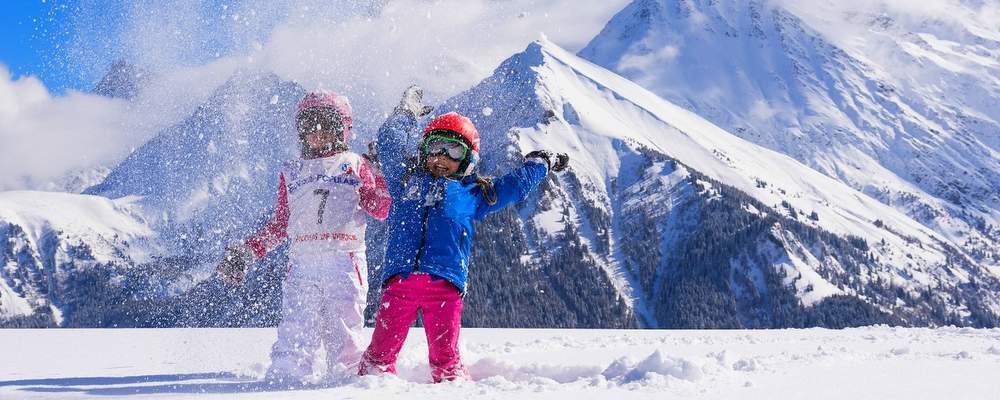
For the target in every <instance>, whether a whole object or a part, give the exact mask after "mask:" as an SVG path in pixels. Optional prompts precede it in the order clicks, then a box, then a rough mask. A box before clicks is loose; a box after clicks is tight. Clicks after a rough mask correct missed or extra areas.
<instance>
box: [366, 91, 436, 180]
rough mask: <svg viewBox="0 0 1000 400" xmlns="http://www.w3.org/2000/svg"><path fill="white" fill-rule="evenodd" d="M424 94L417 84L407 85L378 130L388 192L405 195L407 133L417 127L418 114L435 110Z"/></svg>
mask: <svg viewBox="0 0 1000 400" xmlns="http://www.w3.org/2000/svg"><path fill="white" fill-rule="evenodd" d="M423 96H424V92H423V90H422V89H420V87H418V86H416V85H414V86H410V87H408V88H406V91H404V92H403V98H402V99H401V100H400V101H399V105H398V106H396V108H395V109H394V110H393V111H392V115H389V118H388V119H386V120H385V123H383V124H382V127H381V128H379V130H378V140H377V142H376V144H375V147H376V150H377V151H378V157H379V160H380V164H381V166H382V173H383V174H384V176H385V180H386V183H387V184H388V185H387V186H388V188H389V193H390V194H392V196H393V197H395V198H399V197H402V195H403V182H402V178H403V175H405V174H406V168H407V165H406V159H407V154H406V139H407V136H408V134H409V133H410V132H412V131H413V130H414V129H416V127H417V118H419V117H422V116H424V115H427V114H429V113H430V112H431V111H432V110H434V107H431V106H427V105H424V104H423Z"/></svg>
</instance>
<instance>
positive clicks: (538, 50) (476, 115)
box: [443, 40, 1000, 327]
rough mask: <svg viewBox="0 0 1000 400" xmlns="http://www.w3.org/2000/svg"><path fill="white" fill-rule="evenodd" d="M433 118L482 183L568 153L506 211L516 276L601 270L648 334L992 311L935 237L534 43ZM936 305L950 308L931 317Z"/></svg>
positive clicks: (974, 267) (970, 265) (968, 271)
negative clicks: (517, 238) (532, 193)
mask: <svg viewBox="0 0 1000 400" xmlns="http://www.w3.org/2000/svg"><path fill="white" fill-rule="evenodd" d="M443 109H444V110H450V109H457V110H459V111H460V112H463V113H466V114H467V115H472V116H473V119H474V120H475V122H476V124H477V126H479V127H480V130H481V132H484V137H485V139H484V142H483V148H484V149H485V150H484V151H483V154H484V164H485V165H486V168H487V170H489V169H490V168H493V169H494V170H497V171H502V170H503V169H504V168H505V167H506V166H509V165H510V164H512V163H513V162H516V161H517V159H518V155H519V154H521V153H524V152H527V151H530V150H534V149H537V148H547V149H552V150H555V151H565V152H567V153H569V154H570V157H571V159H572V160H573V161H572V171H571V172H569V173H566V174H563V175H561V176H559V177H558V178H557V179H553V180H550V181H549V182H548V184H547V185H546V187H545V190H544V194H542V195H541V196H539V197H537V198H535V199H533V200H529V201H528V202H527V203H526V204H524V205H522V208H520V209H519V210H518V211H519V216H520V218H521V224H520V226H522V227H523V228H522V229H521V230H522V232H523V234H524V235H525V237H524V241H525V243H526V246H525V247H526V248H527V254H526V256H525V254H522V255H521V256H522V257H520V259H521V264H522V265H523V266H525V267H526V268H528V269H530V268H531V267H535V268H541V269H542V270H543V271H546V269H551V268H553V267H554V265H555V264H565V263H571V262H572V261H570V260H572V259H574V258H575V259H579V260H584V261H586V263H584V264H581V265H580V266H579V267H588V266H589V267H598V268H601V269H602V270H603V272H604V274H605V276H607V277H608V279H609V281H610V283H611V285H612V286H613V287H614V288H615V289H616V291H617V293H619V294H620V295H621V296H622V298H624V299H627V300H628V302H629V303H630V305H631V306H632V307H633V308H634V309H635V310H636V312H637V313H638V314H639V317H640V320H641V321H642V322H643V323H645V324H647V325H648V326H666V327H677V326H688V327H692V326H779V325H783V324H794V323H793V322H790V321H789V320H784V319H782V318H781V317H780V316H779V315H776V314H775V313H782V312H792V313H802V314H808V313H809V312H810V311H808V309H809V308H813V309H824V308H826V307H840V306H843V304H844V303H842V302H843V301H849V302H850V301H860V303H863V304H868V305H873V306H875V308H876V309H877V310H879V311H881V312H884V313H886V314H887V315H888V316H890V317H892V318H898V319H900V320H901V321H904V322H905V323H935V321H937V322H943V321H944V320H949V321H950V318H955V319H956V320H965V321H969V318H971V319H974V320H976V319H980V318H981V317H982V318H985V319H986V320H987V321H990V320H991V319H990V318H991V317H989V315H991V313H992V314H995V313H996V310H997V309H998V308H997V307H998V306H1000V303H998V300H1000V298H998V296H997V295H996V293H995V292H994V293H989V290H995V289H996V288H998V287H1000V286H997V283H998V282H997V278H996V275H995V274H994V273H993V272H991V271H989V270H988V269H986V268H985V267H982V266H980V265H978V264H977V263H975V262H974V261H973V260H971V259H969V258H968V257H966V256H965V255H963V254H962V252H960V251H959V250H958V249H957V247H956V246H955V245H954V244H953V243H952V242H950V241H949V239H948V238H946V237H944V236H942V235H940V234H938V233H936V232H934V231H933V230H931V229H929V228H927V227H925V226H923V225H921V224H920V223H919V222H917V221H914V220H913V219H912V218H911V217H909V216H907V215H906V214H904V213H902V212H900V211H898V210H896V209H894V208H892V207H889V206H887V205H885V204H882V203H880V202H879V201H877V200H875V199H873V198H871V197H869V196H866V195H864V194H862V193H860V192H858V191H856V190H854V189H852V188H851V187H849V186H847V185H845V184H843V183H841V182H839V181H837V180H835V179H832V178H830V177H827V176H825V175H823V174H820V173H818V172H816V171H814V170H812V169H810V168H809V167H807V166H805V165H803V164H801V163H800V162H798V161H796V160H794V159H792V158H790V157H788V156H786V155H783V154H781V153H778V152H775V151H773V150H769V149H766V148H764V147H761V146H759V145H756V144H753V143H751V142H748V141H746V140H743V139H740V138H738V137H736V136H734V135H731V134H729V133H728V132H726V131H724V130H723V129H720V128H718V127H716V126H715V125H713V124H712V123H710V122H708V121H707V120H705V119H703V118H701V117H700V116H698V115H696V114H695V113H693V112H690V111H687V110H685V109H683V108H681V107H679V106H676V105H674V104H671V103H669V102H667V101H664V100H663V99H661V98H659V97H657V96H656V95H654V94H653V93H651V92H649V91H647V90H645V89H643V88H641V87H639V86H638V85H636V84H635V83H633V82H630V81H628V80H626V79H624V78H622V77H620V76H617V75H615V74H614V73H612V72H610V71H607V70H605V69H603V68H601V67H599V66H596V65H594V64H591V63H589V62H587V61H584V60H582V59H580V58H578V57H576V56H574V55H572V54H569V53H567V52H566V51H564V50H562V49H560V48H559V47H558V46H556V45H554V44H552V43H549V42H547V41H545V40H542V41H540V42H537V43H534V44H532V45H530V46H529V47H528V48H527V49H526V50H525V51H524V52H522V53H520V54H517V55H515V56H513V57H512V58H510V59H508V60H507V61H505V62H504V63H503V64H502V65H501V66H500V67H499V68H498V69H497V70H496V71H495V74H494V75H493V76H492V77H490V78H488V79H487V80H485V81H484V82H483V83H481V84H480V85H478V86H476V87H475V88H473V89H471V90H469V91H468V92H466V93H463V94H462V95H460V96H458V97H456V98H454V99H451V100H449V101H448V102H447V103H446V104H445V105H444V106H443ZM496 110H502V111H501V112H497V111H496ZM534 203H537V205H536V204H534ZM505 234H507V235H508V236H509V231H505ZM567 247H572V248H573V251H566V250H565V249H566V248H567ZM570 254H571V255H572V256H568V255H570ZM507 258H511V257H507ZM499 259H502V258H499ZM515 259H516V258H515ZM548 272H549V273H550V275H551V271H548ZM560 272H562V271H560ZM566 273H569V274H581V275H582V276H586V275H584V274H585V273H584V271H581V268H576V269H575V270H571V271H566ZM598 283H600V282H598ZM980 284H982V286H983V287H982V288H980V287H979V286H978V285H980ZM598 287H600V286H598ZM986 288H992V289H986ZM984 289H985V290H984ZM594 291H595V292H600V291H599V290H594ZM786 291H787V293H786ZM787 294H790V295H792V298H791V299H785V300H781V301H786V300H787V301H789V303H788V304H785V305H780V304H778V303H771V302H776V301H779V299H781V298H782V296H785V295H787ZM904 294H905V295H904ZM556 295H561V296H563V297H572V296H573V295H576V293H565V292H562V293H559V292H557V294H556ZM605 296H606V295H605ZM945 299H948V300H945ZM946 301H957V302H960V303H963V305H962V306H959V307H957V308H954V309H952V310H951V311H949V312H947V313H945V314H944V315H937V316H931V314H932V309H934V308H935V307H940V305H941V304H944V302H946ZM980 302H981V303H980ZM860 303H855V306H857V307H861V306H860V305H859V304H860ZM801 306H804V308H801ZM820 306H822V307H820ZM855 306H852V307H855ZM786 307H792V308H790V309H786ZM595 308H600V307H596V306H595ZM861 308H863V307H861ZM861 308H856V309H855V310H854V311H857V312H859V313H868V312H870V311H871V310H864V311H863V312H862V311H861ZM813 312H819V311H815V310H814V311H813ZM826 312H827V311H821V312H820V313H826ZM830 312H833V311H830ZM851 312H853V311H851ZM851 312H848V311H844V310H837V311H836V312H835V313H838V314H839V313H845V315H846V314H850V313H851ZM952 313H953V314H954V315H951V314H952ZM856 316H857V315H855V317H856ZM817 318H819V317H817ZM848 318H851V317H848ZM807 323H808V322H807ZM987 323H988V322H987Z"/></svg>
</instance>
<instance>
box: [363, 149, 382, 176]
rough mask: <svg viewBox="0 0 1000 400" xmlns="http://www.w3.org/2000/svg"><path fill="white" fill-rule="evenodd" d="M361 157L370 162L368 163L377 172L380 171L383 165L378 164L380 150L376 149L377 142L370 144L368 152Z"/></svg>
mask: <svg viewBox="0 0 1000 400" xmlns="http://www.w3.org/2000/svg"><path fill="white" fill-rule="evenodd" d="M361 157H364V158H365V160H368V163H369V164H371V166H372V168H374V169H375V170H379V169H380V167H381V165H379V163H378V150H376V149H375V142H368V152H367V153H365V154H362V155H361Z"/></svg>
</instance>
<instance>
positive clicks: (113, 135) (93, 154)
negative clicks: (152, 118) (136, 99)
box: [0, 64, 137, 190]
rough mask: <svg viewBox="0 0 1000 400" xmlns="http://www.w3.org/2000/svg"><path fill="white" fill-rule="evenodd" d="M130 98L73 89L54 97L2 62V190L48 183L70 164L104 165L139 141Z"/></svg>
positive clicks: (71, 167) (74, 167)
mask: <svg viewBox="0 0 1000 400" xmlns="http://www.w3.org/2000/svg"><path fill="white" fill-rule="evenodd" d="M125 108H126V104H125V103H124V102H123V101H120V100H112V99H107V98H103V97H100V96H94V95H88V94H82V93H77V92H71V93H69V94H68V95H66V96H62V97H52V96H51V95H50V94H49V93H48V90H46V89H45V86H44V85H43V84H42V83H41V82H40V81H39V80H38V79H36V78H34V77H23V78H19V79H16V80H15V79H13V77H12V76H11V74H10V71H9V70H8V68H7V67H6V66H5V65H2V64H0V190H11V189H34V188H43V187H46V184H48V183H50V182H51V181H52V180H55V179H58V178H61V177H62V176H63V175H64V174H65V173H66V172H68V171H70V170H79V169H87V168H93V167H96V166H101V165H106V164H107V163H110V162H113V161H114V160H117V159H120V158H121V157H123V156H124V155H125V149H128V148H129V147H128V146H131V145H136V144H137V142H136V140H135V138H136V135H133V134H132V132H130V131H129V129H128V128H129V126H130V124H129V123H127V119H126V118H124V116H125V115H126V112H125Z"/></svg>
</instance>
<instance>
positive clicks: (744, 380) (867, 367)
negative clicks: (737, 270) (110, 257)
mask: <svg viewBox="0 0 1000 400" xmlns="http://www.w3.org/2000/svg"><path fill="white" fill-rule="evenodd" d="M419 329H420V328H414V331H413V332H411V333H410V339H409V340H408V341H407V344H406V346H405V347H404V349H403V351H402V353H401V356H400V362H399V367H400V368H399V369H400V374H399V376H398V377H393V376H380V377H363V378H358V377H353V376H348V377H342V378H340V379H332V380H331V379H328V380H324V381H323V383H319V384H316V385H314V386H310V387H306V388H299V389H286V388H278V387H268V386H265V385H262V384H259V383H255V380H256V379H258V378H259V377H261V376H262V375H263V371H264V370H265V369H266V367H267V365H268V352H269V350H270V345H271V343H272V342H273V341H274V338H275V330H274V329H266V328H265V329H140V330H133V329H114V330H111V329H106V330H101V329H60V330H0V360H2V362H0V399H70V398H73V399H76V398H109V397H110V398H116V397H125V398H142V399H148V398H172V399H186V398H288V399H311V398H353V399H380V400H381V399H396V398H399V399H403V398H405V399H411V400H412V399H442V398H456V399H464V398H473V397H475V398H502V399H514V398H516V399H574V400H579V399H608V398H628V399H654V398H655V399H662V398H685V399H727V398H728V399H734V398H740V399H774V398H779V399H780V398H784V399H802V398H810V399H815V400H820V399H880V400H884V399H907V400H915V399H941V398H952V399H996V398H997V397H998V393H1000V391H998V390H997V384H996V377H997V376H1000V329H992V330H976V329H968V328H938V329H909V328H889V327H870V328H856V329H847V330H825V329H806V330H768V331H746V330H730V331H664V330H645V331H636V330H628V331H625V330H519V329H465V330H464V331H463V354H464V357H465V361H466V363H467V365H468V366H469V369H470V370H471V373H472V381H466V382H451V383H444V384H437V385H435V384H430V383H428V382H429V369H428V367H427V358H426V354H427V353H426V351H427V345H426V340H425V339H424V335H423V332H421V331H419Z"/></svg>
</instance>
